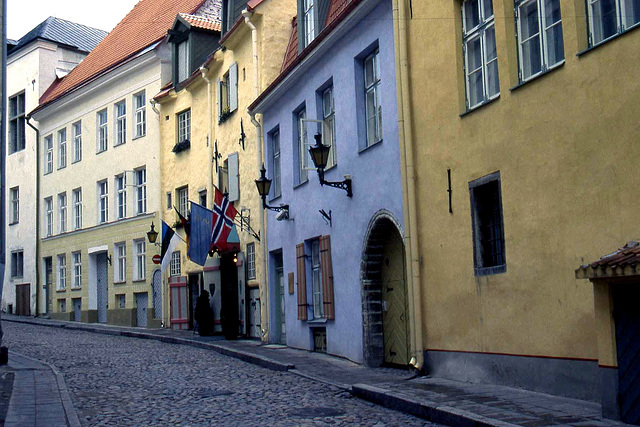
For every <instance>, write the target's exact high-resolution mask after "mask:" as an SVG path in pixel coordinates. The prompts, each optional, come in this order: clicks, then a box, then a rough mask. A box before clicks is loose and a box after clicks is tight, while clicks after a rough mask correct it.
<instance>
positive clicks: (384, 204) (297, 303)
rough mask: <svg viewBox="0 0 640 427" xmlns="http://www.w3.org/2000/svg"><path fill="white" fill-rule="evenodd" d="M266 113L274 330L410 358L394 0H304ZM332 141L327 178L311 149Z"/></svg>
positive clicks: (397, 359)
mask: <svg viewBox="0 0 640 427" xmlns="http://www.w3.org/2000/svg"><path fill="white" fill-rule="evenodd" d="M298 1H299V4H298V16H297V18H296V19H294V21H293V26H292V34H291V38H290V41H289V47H288V49H287V53H286V56H285V59H284V63H283V66H282V73H281V75H280V76H279V77H278V78H277V79H276V80H275V81H274V82H273V83H272V84H271V85H270V86H269V87H268V88H267V89H266V90H265V91H264V92H263V93H262V94H261V95H260V96H259V97H258V98H257V100H256V101H255V102H254V103H253V104H252V106H251V107H250V112H251V114H252V115H254V116H255V115H258V114H262V131H263V141H264V142H263V143H264V147H265V150H264V157H265V165H266V169H267V173H266V176H267V177H268V178H269V179H271V180H272V183H271V189H270V192H269V195H268V197H267V200H266V201H267V203H268V204H269V205H270V206H275V207H280V206H281V205H288V211H284V212H282V211H281V212H273V211H268V212H267V238H266V244H267V248H268V254H269V256H268V262H269V264H268V268H269V292H268V295H269V305H268V306H269V324H270V328H269V340H270V341H272V342H281V343H285V344H287V345H288V346H290V347H296V348H302V349H309V350H314V351H326V352H327V353H330V354H334V355H339V356H343V357H346V358H348V359H351V360H353V361H356V362H364V363H367V364H370V365H379V364H382V363H383V362H386V363H394V364H400V365H406V364H408V363H409V360H408V358H409V356H408V355H409V351H408V349H409V347H410V345H409V329H408V320H409V319H408V317H409V310H408V304H407V302H408V301H407V300H408V298H407V291H406V289H407V286H406V284H405V282H406V278H405V259H404V246H403V236H404V231H403V230H404V227H403V207H402V182H401V169H400V147H399V142H398V119H397V96H396V69H395V61H394V35H393V19H392V5H391V1H390V0H298ZM316 134H320V135H321V137H322V141H323V144H325V145H329V146H331V150H330V152H329V158H328V163H327V167H326V170H325V174H324V179H326V180H327V181H331V182H342V181H344V180H345V179H346V178H350V179H351V182H352V192H353V195H352V196H351V197H349V195H348V193H347V191H346V190H345V189H344V188H332V187H330V186H328V185H324V186H321V185H320V182H319V174H318V173H317V171H316V169H315V167H314V164H313V162H312V160H311V157H310V155H309V152H308V149H309V147H311V146H312V145H314V144H315V135H316Z"/></svg>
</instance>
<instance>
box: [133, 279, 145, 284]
mask: <svg viewBox="0 0 640 427" xmlns="http://www.w3.org/2000/svg"><path fill="white" fill-rule="evenodd" d="M146 281H147V279H136V280H132V282H133V283H143V282H146Z"/></svg>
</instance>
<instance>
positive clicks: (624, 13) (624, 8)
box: [587, 0, 640, 47]
mask: <svg viewBox="0 0 640 427" xmlns="http://www.w3.org/2000/svg"><path fill="white" fill-rule="evenodd" d="M602 1H604V0H587V15H588V25H589V45H590V46H591V47H593V46H597V45H599V44H601V43H604V42H606V41H608V40H610V39H611V38H613V37H615V36H617V35H618V34H622V33H624V32H627V31H629V30H630V29H632V28H635V27H636V26H638V25H640V11H638V12H636V15H637V16H638V22H633V21H630V19H632V17H633V13H632V11H631V10H628V9H630V8H632V7H633V2H632V1H630V0H613V2H614V3H615V7H616V17H615V20H616V31H614V32H613V33H612V34H610V35H608V36H606V37H604V36H603V35H601V36H600V38H599V39H598V40H596V36H597V31H596V23H598V24H599V25H600V26H601V25H602V22H603V20H602V17H601V19H600V21H599V22H596V17H595V13H594V8H595V7H596V5H597V4H598V3H601V2H602ZM624 18H626V19H624ZM600 31H602V28H601V29H600Z"/></svg>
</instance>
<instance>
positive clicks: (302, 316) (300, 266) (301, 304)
mask: <svg viewBox="0 0 640 427" xmlns="http://www.w3.org/2000/svg"><path fill="white" fill-rule="evenodd" d="M296 265H297V272H298V320H307V275H306V274H307V271H306V262H305V257H304V243H299V244H297V245H296Z"/></svg>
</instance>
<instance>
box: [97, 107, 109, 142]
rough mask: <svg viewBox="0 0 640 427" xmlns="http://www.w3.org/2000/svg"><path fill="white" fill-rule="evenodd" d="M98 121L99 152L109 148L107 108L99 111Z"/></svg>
mask: <svg viewBox="0 0 640 427" xmlns="http://www.w3.org/2000/svg"><path fill="white" fill-rule="evenodd" d="M96 121H97V123H98V135H97V138H96V140H97V142H98V146H97V147H96V149H97V150H98V153H102V152H103V151H106V150H107V139H108V129H107V109H106V108H105V109H104V110H102V111H98V113H97V118H96Z"/></svg>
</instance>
